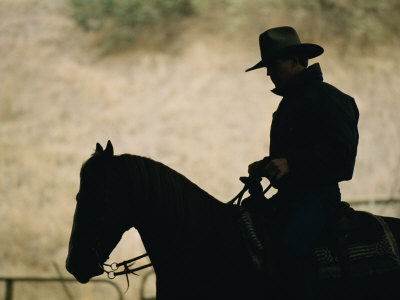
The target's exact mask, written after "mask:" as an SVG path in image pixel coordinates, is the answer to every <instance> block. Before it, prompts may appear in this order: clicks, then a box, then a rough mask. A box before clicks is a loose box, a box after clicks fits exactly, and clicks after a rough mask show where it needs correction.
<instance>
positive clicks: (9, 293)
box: [5, 279, 13, 300]
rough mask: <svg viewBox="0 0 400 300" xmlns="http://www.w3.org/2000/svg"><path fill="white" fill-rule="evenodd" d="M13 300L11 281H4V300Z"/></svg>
mask: <svg viewBox="0 0 400 300" xmlns="http://www.w3.org/2000/svg"><path fill="white" fill-rule="evenodd" d="M12 298H13V280H12V279H7V280H6V298H5V299H6V300H12Z"/></svg>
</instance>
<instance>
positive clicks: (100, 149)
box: [96, 143, 104, 153]
mask: <svg viewBox="0 0 400 300" xmlns="http://www.w3.org/2000/svg"><path fill="white" fill-rule="evenodd" d="M103 151H104V150H103V147H102V146H101V145H100V144H99V143H96V152H99V153H101V152H103Z"/></svg>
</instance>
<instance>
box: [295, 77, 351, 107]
mask: <svg viewBox="0 0 400 300" xmlns="http://www.w3.org/2000/svg"><path fill="white" fill-rule="evenodd" d="M303 96H304V97H306V98H308V99H309V100H311V101H312V102H315V103H318V104H323V103H325V104H328V103H337V102H346V103H351V104H352V105H355V100H354V98H353V97H352V96H350V95H348V94H346V93H344V92H343V91H341V90H339V89H338V88H337V87H335V86H333V85H332V84H329V83H327V82H324V81H313V82H310V83H309V84H307V85H306V86H304V89H303Z"/></svg>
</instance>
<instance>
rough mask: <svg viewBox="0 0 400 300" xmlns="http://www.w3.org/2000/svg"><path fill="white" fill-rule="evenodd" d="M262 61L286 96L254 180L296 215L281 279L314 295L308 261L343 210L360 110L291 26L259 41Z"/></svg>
mask: <svg viewBox="0 0 400 300" xmlns="http://www.w3.org/2000/svg"><path fill="white" fill-rule="evenodd" d="M259 44H260V50H261V61H260V62H259V63H257V64H256V65H255V66H253V67H251V68H249V69H247V70H246V72H247V71H251V70H255V69H259V68H267V75H268V76H269V77H270V79H271V80H272V82H273V83H274V85H275V89H273V90H272V92H273V93H275V94H276V95H279V96H282V97H283V98H282V100H281V101H280V103H279V106H278V108H277V110H276V111H275V112H274V114H273V120H272V124H271V130H270V148H269V156H267V157H265V158H264V159H262V160H260V161H256V162H254V163H252V164H250V165H249V174H250V177H252V176H256V177H266V178H268V179H269V180H270V182H271V183H272V184H273V186H274V187H276V188H277V189H278V192H277V193H276V194H275V195H274V196H273V197H272V198H271V199H270V200H269V201H273V203H276V205H277V207H278V208H279V209H280V210H283V211H290V214H289V215H288V216H289V217H288V218H287V219H285V223H284V225H283V227H282V229H281V230H282V232H280V233H279V238H278V244H279V253H280V256H281V258H280V260H279V261H280V264H279V268H278V269H279V271H278V273H279V274H280V279H281V282H282V284H283V287H284V290H285V291H286V293H287V295H286V298H287V299H312V298H313V285H312V281H313V277H312V276H313V273H312V272H311V267H310V265H309V264H308V263H307V257H308V256H309V254H310V251H311V249H312V244H313V242H314V241H315V239H316V237H317V236H318V235H319V234H320V233H321V232H322V231H323V230H324V229H325V227H326V225H327V224H328V223H329V221H330V219H331V218H332V217H333V215H334V214H335V213H336V212H337V209H338V207H339V204H340V200H341V195H340V189H339V185H338V183H339V182H340V181H343V180H350V179H351V178H352V176H353V170H354V164H355V159H356V154H357V145H358V130H357V123H358V118H359V113H358V109H357V106H356V104H355V101H354V99H353V98H352V97H350V96H348V95H346V94H344V93H343V92H341V91H339V90H338V89H337V88H335V87H334V86H332V85H330V84H328V83H325V82H324V81H323V77H322V72H321V68H320V65H319V64H318V63H316V64H313V65H311V66H309V67H308V59H310V58H314V57H317V56H319V55H321V54H322V53H323V51H324V50H323V48H322V47H321V46H319V45H316V44H311V43H302V42H301V41H300V39H299V36H298V34H297V32H296V31H295V30H294V29H293V28H291V27H287V26H285V27H277V28H271V29H269V30H267V31H265V32H264V33H262V34H261V35H260V37H259Z"/></svg>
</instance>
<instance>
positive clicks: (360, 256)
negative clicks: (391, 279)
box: [312, 202, 400, 280]
mask: <svg viewBox="0 0 400 300" xmlns="http://www.w3.org/2000/svg"><path fill="white" fill-rule="evenodd" d="M312 256H313V262H314V265H316V266H317V270H318V271H317V275H318V279H319V280H327V279H340V278H344V277H346V278H363V277H370V276H375V275H381V274H386V273H390V272H395V271H400V256H399V250H398V245H397V242H396V240H395V238H394V236H393V234H392V231H391V230H390V228H389V226H388V225H387V223H386V222H385V220H384V219H383V218H382V217H380V216H377V215H373V214H371V213H368V212H363V211H356V210H354V209H352V208H351V207H350V205H349V204H348V203H345V202H343V203H342V207H341V209H340V213H339V216H338V217H337V218H336V220H334V222H333V223H331V224H330V226H329V227H328V229H327V230H326V231H325V233H324V234H322V235H321V237H320V238H319V239H318V240H317V241H316V243H315V246H314V248H313V251H312Z"/></svg>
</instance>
